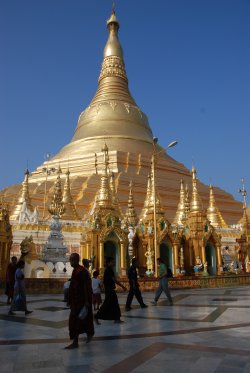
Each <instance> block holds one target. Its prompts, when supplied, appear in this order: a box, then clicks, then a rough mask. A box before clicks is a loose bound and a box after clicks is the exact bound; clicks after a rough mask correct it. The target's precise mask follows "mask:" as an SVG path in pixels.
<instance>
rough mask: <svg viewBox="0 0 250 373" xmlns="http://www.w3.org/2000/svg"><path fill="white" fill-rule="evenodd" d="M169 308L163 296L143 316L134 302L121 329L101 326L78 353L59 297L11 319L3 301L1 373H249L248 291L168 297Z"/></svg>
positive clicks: (36, 300)
mask: <svg viewBox="0 0 250 373" xmlns="http://www.w3.org/2000/svg"><path fill="white" fill-rule="evenodd" d="M172 295H173V298H174V305H173V306H172V307H170V306H168V305H167V301H166V300H165V296H164V295H162V297H161V299H160V301H159V302H158V303H159V304H158V305H157V306H152V305H150V301H152V300H153V293H145V294H143V296H144V301H145V303H147V304H148V305H149V307H148V308H146V309H141V308H139V307H138V305H137V302H136V300H134V301H133V304H132V307H133V309H132V310H131V311H130V312H125V311H124V304H125V300H126V294H120V295H119V302H120V305H121V309H122V318H123V320H124V321H125V323H124V324H113V323H112V322H110V321H102V324H101V325H100V326H97V327H96V333H95V337H94V339H93V341H92V342H91V343H89V344H86V343H85V341H84V336H81V337H80V346H79V349H77V350H64V346H66V345H67V344H68V343H69V339H68V328H67V319H68V314H69V310H68V309H67V308H66V307H65V304H64V303H63V302H62V295H33V296H31V295H30V296H28V302H29V308H30V309H31V310H33V311H34V312H33V313H32V314H31V315H28V316H26V317H25V316H24V315H23V313H17V315H16V316H8V315H7V312H8V307H7V306H6V304H5V300H6V299H5V296H3V295H1V296H0V372H1V373H4V372H29V373H33V372H36V373H38V372H42V373H49V372H53V373H57V372H60V373H63V372H69V373H71V372H72V373H73V372H74V373H78V372H83V373H88V372H106V373H116V372H118V373H129V372H134V373H148V372H150V373H152V372H156V373H161V372H168V373H171V372H174V373H182V372H200V373H203V372H204V373H212V372H216V373H222V372H223V373H224V372H225V373H236V372H237V373H238V372H243V373H249V372H250V287H249V286H248V287H242V288H232V289H202V290H201V289H199V290H197V289H196V290H175V291H172Z"/></svg>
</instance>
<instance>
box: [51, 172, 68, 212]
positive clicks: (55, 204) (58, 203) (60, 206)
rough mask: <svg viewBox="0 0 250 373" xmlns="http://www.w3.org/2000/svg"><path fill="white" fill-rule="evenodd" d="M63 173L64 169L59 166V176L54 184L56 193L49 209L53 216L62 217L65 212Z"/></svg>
mask: <svg viewBox="0 0 250 373" xmlns="http://www.w3.org/2000/svg"><path fill="white" fill-rule="evenodd" d="M61 173H62V170H61V168H60V166H59V167H58V171H57V178H56V181H55V184H54V195H53V198H52V201H51V203H50V206H49V208H48V211H49V213H50V214H51V215H52V216H58V217H59V218H60V217H62V215H63V214H64V212H65V206H64V203H63V201H62V182H61V177H60V174H61Z"/></svg>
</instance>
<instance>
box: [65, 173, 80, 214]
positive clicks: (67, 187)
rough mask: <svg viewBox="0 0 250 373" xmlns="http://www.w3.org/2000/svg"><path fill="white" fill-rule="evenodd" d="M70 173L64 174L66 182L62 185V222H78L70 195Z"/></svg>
mask: <svg viewBox="0 0 250 373" xmlns="http://www.w3.org/2000/svg"><path fill="white" fill-rule="evenodd" d="M69 175H70V172H69V169H68V170H67V172H66V180H65V184H64V190H63V198H62V202H63V204H64V206H65V214H64V216H63V219H64V220H80V218H79V216H78V214H77V211H76V208H75V204H74V201H73V198H72V195H71V189H70V178H69Z"/></svg>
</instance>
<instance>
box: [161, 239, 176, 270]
mask: <svg viewBox="0 0 250 373" xmlns="http://www.w3.org/2000/svg"><path fill="white" fill-rule="evenodd" d="M160 257H161V259H162V260H163V262H164V263H165V264H166V266H167V268H171V269H172V271H173V248H172V245H171V242H170V241H168V240H166V241H163V242H161V244H160Z"/></svg>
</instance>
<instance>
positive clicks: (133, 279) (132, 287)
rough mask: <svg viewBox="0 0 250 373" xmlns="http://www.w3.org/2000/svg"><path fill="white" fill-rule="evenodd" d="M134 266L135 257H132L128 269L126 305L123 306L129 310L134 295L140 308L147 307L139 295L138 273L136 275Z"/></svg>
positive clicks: (135, 264) (135, 265) (135, 262)
mask: <svg viewBox="0 0 250 373" xmlns="http://www.w3.org/2000/svg"><path fill="white" fill-rule="evenodd" d="M136 267H137V260H136V258H133V259H132V264H131V266H130V268H129V270H128V279H129V293H128V297H127V302H126V307H125V310H126V311H130V310H131V303H132V300H133V298H134V296H135V297H136V299H137V301H138V303H139V304H140V306H141V308H147V305H146V304H144V302H143V299H142V295H141V291H140V287H139V284H138V279H137V276H138V275H137V269H136Z"/></svg>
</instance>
